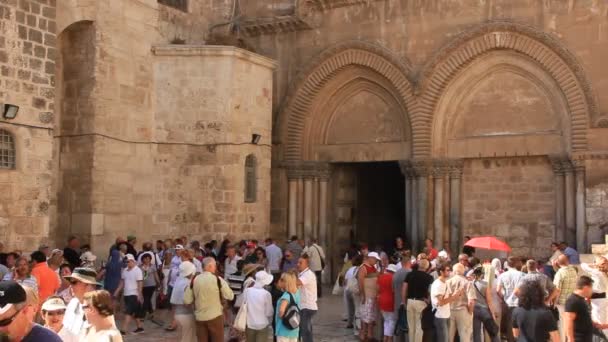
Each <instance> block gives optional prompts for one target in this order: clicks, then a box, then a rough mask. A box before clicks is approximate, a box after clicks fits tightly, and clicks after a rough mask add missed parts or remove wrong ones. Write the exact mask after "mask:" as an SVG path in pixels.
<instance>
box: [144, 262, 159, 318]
mask: <svg viewBox="0 0 608 342" xmlns="http://www.w3.org/2000/svg"><path fill="white" fill-rule="evenodd" d="M152 258H156V256H155V255H154V254H153V253H143V255H142V258H141V260H142V264H141V266H140V269H141V271H142V274H143V289H142V294H143V296H144V302H143V304H142V310H143V311H144V314H148V316H149V318H150V319H152V317H153V315H154V308H153V307H152V296H153V295H154V292H156V290H162V287H161V286H162V284H161V282H160V278H159V277H158V270H157V268H156V265H153V264H152Z"/></svg>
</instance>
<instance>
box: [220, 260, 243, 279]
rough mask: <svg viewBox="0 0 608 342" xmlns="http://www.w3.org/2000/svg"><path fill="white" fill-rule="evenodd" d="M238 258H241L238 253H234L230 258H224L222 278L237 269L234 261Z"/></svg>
mask: <svg viewBox="0 0 608 342" xmlns="http://www.w3.org/2000/svg"><path fill="white" fill-rule="evenodd" d="M239 260H241V257H240V256H238V255H235V256H234V258H232V260H230V258H226V261H224V278H228V276H229V275H231V274H234V273H236V272H237V271H238V268H237V267H236V263H237V262H238V261H239Z"/></svg>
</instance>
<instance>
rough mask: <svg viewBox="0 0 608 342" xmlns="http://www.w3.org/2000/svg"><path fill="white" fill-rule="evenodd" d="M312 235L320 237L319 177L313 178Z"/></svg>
mask: <svg viewBox="0 0 608 342" xmlns="http://www.w3.org/2000/svg"><path fill="white" fill-rule="evenodd" d="M312 235H313V236H314V237H317V238H318V237H319V177H318V176H317V174H316V172H315V177H314V178H313V180H312Z"/></svg>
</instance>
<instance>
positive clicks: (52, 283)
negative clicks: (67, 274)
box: [30, 251, 60, 303]
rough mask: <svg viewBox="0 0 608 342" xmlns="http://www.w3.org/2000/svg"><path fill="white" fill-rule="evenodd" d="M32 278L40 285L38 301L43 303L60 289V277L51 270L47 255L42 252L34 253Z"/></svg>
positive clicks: (32, 256)
mask: <svg viewBox="0 0 608 342" xmlns="http://www.w3.org/2000/svg"><path fill="white" fill-rule="evenodd" d="M30 257H31V258H32V265H33V267H32V276H33V277H34V278H36V282H37V283H38V299H39V301H40V302H41V303H42V302H44V301H45V300H46V299H47V298H48V297H49V296H51V295H53V294H55V293H56V292H57V290H58V289H59V285H60V282H59V277H58V276H57V273H55V272H54V271H53V270H51V269H50V268H49V265H48V264H47V259H46V255H45V254H44V253H42V252H40V251H36V252H34V253H32V255H31V256H30Z"/></svg>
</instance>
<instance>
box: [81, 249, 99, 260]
mask: <svg viewBox="0 0 608 342" xmlns="http://www.w3.org/2000/svg"><path fill="white" fill-rule="evenodd" d="M80 260H82V261H86V262H94V261H95V260H97V257H96V256H95V255H94V254H93V253H91V251H86V252H84V253H82V255H81V256H80Z"/></svg>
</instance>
